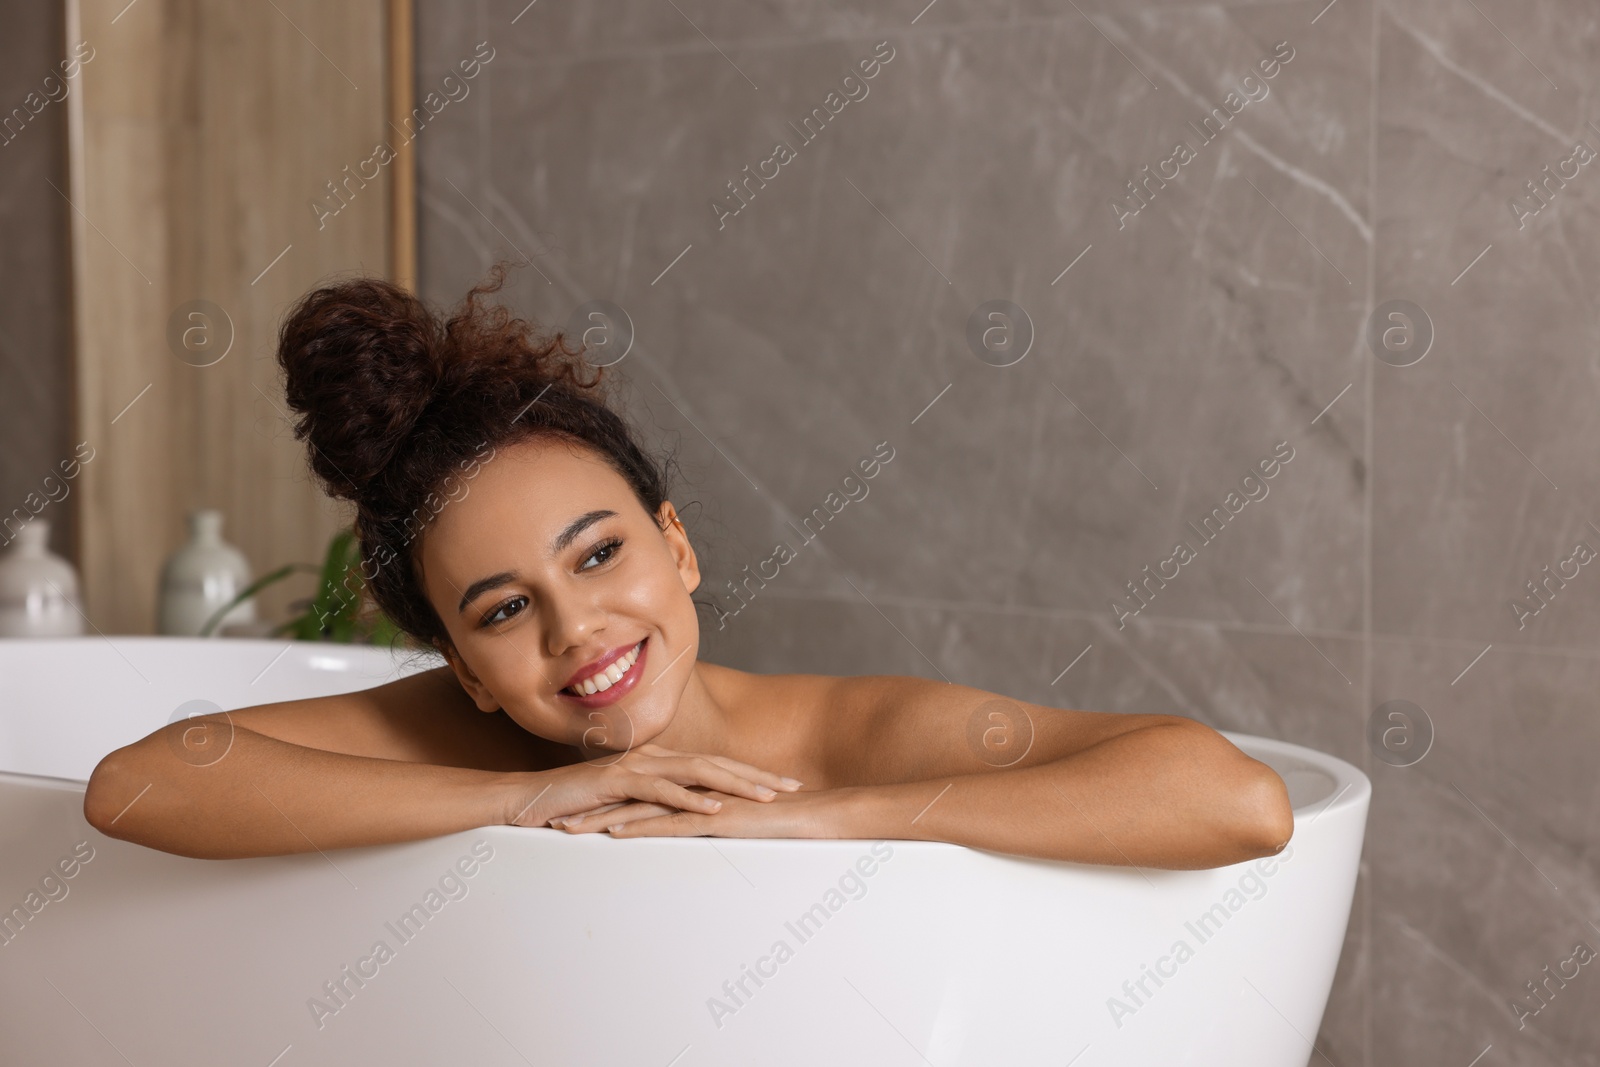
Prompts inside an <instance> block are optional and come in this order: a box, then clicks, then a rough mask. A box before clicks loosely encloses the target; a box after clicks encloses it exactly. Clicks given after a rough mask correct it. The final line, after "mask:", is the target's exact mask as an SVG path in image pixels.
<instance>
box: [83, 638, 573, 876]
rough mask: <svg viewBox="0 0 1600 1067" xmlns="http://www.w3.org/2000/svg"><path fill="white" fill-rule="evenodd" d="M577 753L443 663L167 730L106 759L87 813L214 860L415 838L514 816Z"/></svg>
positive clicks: (127, 835) (108, 830)
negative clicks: (494, 707)
mask: <svg viewBox="0 0 1600 1067" xmlns="http://www.w3.org/2000/svg"><path fill="white" fill-rule="evenodd" d="M578 758H579V755H578V753H577V752H576V750H574V749H571V748H569V747H567V746H563V745H557V744H555V743H553V742H549V741H546V740H544V739H543V738H540V737H537V736H535V735H533V734H530V733H528V732H527V731H526V730H524V729H522V728H521V727H520V726H518V725H517V724H516V723H515V722H513V721H512V720H511V719H510V718H509V717H508V716H506V715H505V714H504V713H503V712H495V713H492V714H486V713H484V712H481V711H479V710H478V709H477V708H476V707H475V706H474V705H473V703H472V701H471V700H470V699H469V698H468V697H467V695H466V693H465V692H463V691H462V689H461V686H460V685H459V684H458V683H457V682H456V680H455V678H454V677H453V675H452V674H451V672H450V671H449V669H448V668H440V669H437V670H432V671H427V672H423V673H420V674H416V675H412V676H409V677H407V678H402V679H400V680H398V681H395V682H390V683H388V684H387V685H382V686H378V687H376V688H374V689H367V690H362V691H360V692H355V693H347V694H343V695H340V696H332V697H321V698H316V699H310V700H296V701H287V702H284V703H280V704H266V705H261V706H257V707H251V708H244V709H241V710H239V711H232V712H227V713H225V714H214V715H203V716H198V717H196V718H193V719H187V720H181V721H179V722H175V723H172V724H170V725H167V726H165V727H162V728H161V729H159V730H156V731H154V732H153V733H151V734H150V735H149V736H147V737H145V738H143V739H141V740H139V741H136V742H134V743H133V744H131V745H127V746H125V747H123V748H119V749H117V750H116V751H114V752H112V753H110V754H109V755H107V756H106V757H105V758H104V759H102V760H101V761H100V763H99V765H98V766H97V767H95V769H94V773H93V775H91V776H90V778H89V785H88V789H87V790H86V792H85V794H84V816H85V818H87V819H88V821H89V823H90V825H92V826H94V827H95V829H97V830H99V831H100V832H101V833H104V834H107V835H108V836H111V837H116V838H121V839H122V840H125V841H132V842H135V843H137V844H141V845H147V846H149V847H151V848H156V849H160V850H162V851H164V852H173V853H177V854H178V855H183V856H193V857H197V858H202V859H226V858H235V857H241V856H267V855H282V854H285V853H291V852H310V851H312V850H314V849H323V850H326V849H331V848H347V847H351V846H356V845H372V844H383V843H387V842H393V841H409V840H414V839H417V838H423V837H434V836H438V835H440V834H448V833H453V832H456V831H459V830H467V829H471V828H473V827H477V826H486V825H493V824H499V823H504V822H505V821H506V818H505V805H506V803H507V800H508V795H509V791H510V790H512V789H513V788H516V787H517V785H518V784H519V780H520V784H525V783H526V781H527V780H528V772H535V773H537V772H539V771H542V770H548V769H551V768H554V767H558V766H561V765H562V764H563V763H570V762H573V761H575V760H577V759H578Z"/></svg>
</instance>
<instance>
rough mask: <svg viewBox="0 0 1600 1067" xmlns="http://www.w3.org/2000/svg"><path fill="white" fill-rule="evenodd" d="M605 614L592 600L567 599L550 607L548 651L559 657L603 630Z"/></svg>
mask: <svg viewBox="0 0 1600 1067" xmlns="http://www.w3.org/2000/svg"><path fill="white" fill-rule="evenodd" d="M606 617H607V616H606V613H605V612H604V611H603V610H601V608H600V606H599V605H598V604H596V603H594V602H593V601H592V600H587V599H584V598H577V597H568V598H566V599H564V600H560V601H557V602H555V603H553V604H552V605H551V610H550V613H549V619H550V632H549V635H548V640H549V651H550V654H551V655H552V656H559V655H561V654H563V653H564V652H566V651H567V650H568V649H570V648H572V647H574V646H576V645H581V644H583V643H584V642H585V641H589V640H592V639H593V637H594V635H595V634H596V633H597V632H599V631H601V630H604V629H605V624H606Z"/></svg>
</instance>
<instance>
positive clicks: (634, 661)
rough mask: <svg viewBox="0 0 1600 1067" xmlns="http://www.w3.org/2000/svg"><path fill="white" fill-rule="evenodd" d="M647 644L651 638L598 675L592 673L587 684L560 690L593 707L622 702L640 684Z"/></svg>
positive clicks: (624, 654) (583, 683)
mask: <svg viewBox="0 0 1600 1067" xmlns="http://www.w3.org/2000/svg"><path fill="white" fill-rule="evenodd" d="M647 641H648V639H645V640H641V641H640V642H639V643H638V644H637V645H634V646H633V648H631V649H629V650H628V651H627V652H625V653H623V654H622V655H621V656H619V657H617V659H616V660H614V661H613V662H612V663H611V665H610V666H608V667H607V668H606V669H605V670H603V671H600V672H599V673H598V674H592V675H590V676H589V677H587V678H585V679H584V680H583V681H581V682H578V683H577V684H575V685H571V686H568V687H567V688H565V689H562V690H560V695H561V696H563V697H566V698H568V699H569V700H576V701H579V702H580V703H583V704H585V705H589V706H600V705H604V704H610V703H612V702H613V701H616V700H620V699H622V697H623V695H624V694H626V693H627V692H628V691H629V690H631V689H632V688H633V687H634V686H635V685H637V684H638V681H639V676H640V675H641V674H643V673H644V671H643V668H641V667H640V666H639V664H640V662H641V661H642V660H643V659H644V658H645V655H644V654H645V644H646V642H647Z"/></svg>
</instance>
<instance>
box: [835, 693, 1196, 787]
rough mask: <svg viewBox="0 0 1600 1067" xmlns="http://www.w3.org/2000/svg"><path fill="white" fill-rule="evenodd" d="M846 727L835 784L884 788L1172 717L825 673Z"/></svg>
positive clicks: (1077, 746) (1067, 751)
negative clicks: (1053, 704)
mask: <svg viewBox="0 0 1600 1067" xmlns="http://www.w3.org/2000/svg"><path fill="white" fill-rule="evenodd" d="M829 682H830V683H831V686H830V688H831V693H832V702H833V704H834V711H835V713H836V714H838V715H839V716H840V717H841V719H842V720H843V723H844V724H845V725H846V726H847V729H846V730H844V731H842V736H841V737H840V739H839V740H840V741H841V742H842V744H841V748H840V750H839V751H837V752H835V753H834V754H833V758H832V759H831V760H830V763H831V764H832V765H833V766H834V767H835V768H836V773H837V777H838V779H839V780H838V781H837V784H839V785H889V784H894V783H897V782H907V781H925V780H928V779H931V778H938V777H944V776H948V775H957V774H978V773H982V772H984V771H991V770H999V769H1002V768H1011V767H1029V766H1033V765H1035V764H1039V763H1047V762H1049V761H1051V760H1056V759H1061V758H1063V757H1066V756H1070V755H1072V754H1074V753H1077V752H1081V751H1083V750H1084V749H1086V748H1090V747H1092V746H1094V745H1097V744H1099V743H1101V742H1102V741H1107V740H1109V739H1111V738H1113V737H1116V736H1118V735H1120V734H1124V733H1127V732H1128V731H1130V730H1137V729H1140V728H1142V727H1146V726H1155V725H1160V724H1165V723H1189V722H1191V721H1192V720H1189V719H1184V718H1182V717H1180V716H1176V715H1140V714H1125V713H1120V712H1100V711H1078V710H1073V709H1069V708H1055V707H1050V706H1049V705H1045V704H1034V703H1031V702H1029V701H1026V700H1020V699H1017V698H1015V697H1008V696H1005V695H1003V694H999V693H991V692H989V691H987V690H983V689H977V688H974V687H972V686H966V685H958V684H953V683H948V682H938V681H932V680H930V679H926V678H917V677H913V676H909V675H862V676H857V677H840V678H835V679H829Z"/></svg>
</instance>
